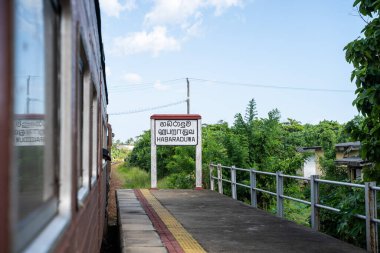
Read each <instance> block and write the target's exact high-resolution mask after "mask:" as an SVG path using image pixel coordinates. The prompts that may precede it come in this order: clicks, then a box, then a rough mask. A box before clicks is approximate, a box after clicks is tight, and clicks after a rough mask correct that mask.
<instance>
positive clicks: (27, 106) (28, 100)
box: [26, 76, 30, 114]
mask: <svg viewBox="0 0 380 253" xmlns="http://www.w3.org/2000/svg"><path fill="white" fill-rule="evenodd" d="M29 86H30V76H28V78H27V79H26V113H27V114H29V106H30V97H29V95H30V88H29Z"/></svg>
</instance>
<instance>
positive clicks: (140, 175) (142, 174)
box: [117, 164, 150, 189]
mask: <svg viewBox="0 0 380 253" xmlns="http://www.w3.org/2000/svg"><path fill="white" fill-rule="evenodd" d="M117 174H118V177H119V178H120V180H121V181H122V185H123V188H127V189H142V188H149V187H150V175H149V173H148V172H146V171H144V170H141V169H139V168H137V167H128V166H126V165H125V164H122V165H121V166H119V167H118V169H117Z"/></svg>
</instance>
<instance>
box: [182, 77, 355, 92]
mask: <svg viewBox="0 0 380 253" xmlns="http://www.w3.org/2000/svg"><path fill="white" fill-rule="evenodd" d="M189 79H190V80H193V81H201V82H210V83H219V84H225V85H238V86H245V87H256V88H267V89H283V90H299V91H318V92H350V93H352V92H355V91H354V90H338V89H323V88H306V87H294V86H279V85H263V84H252V83H239V82H228V81H216V80H208V79H201V78H189Z"/></svg>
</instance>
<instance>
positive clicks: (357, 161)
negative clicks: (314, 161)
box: [335, 157, 369, 167]
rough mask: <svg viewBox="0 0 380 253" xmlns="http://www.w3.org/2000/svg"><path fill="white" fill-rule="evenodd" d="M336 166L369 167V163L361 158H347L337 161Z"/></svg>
mask: <svg viewBox="0 0 380 253" xmlns="http://www.w3.org/2000/svg"><path fill="white" fill-rule="evenodd" d="M335 164H336V165H347V166H352V167H363V166H365V165H368V164H369V163H368V162H367V161H364V160H363V159H361V158H360V157H345V158H341V159H337V160H335Z"/></svg>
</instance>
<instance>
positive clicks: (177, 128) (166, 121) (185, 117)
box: [150, 114, 202, 189]
mask: <svg viewBox="0 0 380 253" xmlns="http://www.w3.org/2000/svg"><path fill="white" fill-rule="evenodd" d="M201 120H202V117H201V115H199V114H154V115H152V116H151V117H150V122H151V123H150V131H151V139H150V143H151V166H150V174H151V188H152V189H155V188H157V146H195V189H202V122H201Z"/></svg>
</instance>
